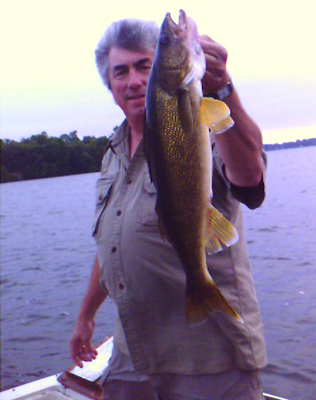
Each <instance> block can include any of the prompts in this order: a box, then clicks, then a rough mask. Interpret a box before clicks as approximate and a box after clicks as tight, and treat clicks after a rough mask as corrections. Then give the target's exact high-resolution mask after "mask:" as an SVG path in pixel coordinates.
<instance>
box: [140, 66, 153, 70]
mask: <svg viewBox="0 0 316 400" xmlns="http://www.w3.org/2000/svg"><path fill="white" fill-rule="evenodd" d="M150 68H151V65H142V66H141V67H140V69H141V70H142V71H148V70H150Z"/></svg>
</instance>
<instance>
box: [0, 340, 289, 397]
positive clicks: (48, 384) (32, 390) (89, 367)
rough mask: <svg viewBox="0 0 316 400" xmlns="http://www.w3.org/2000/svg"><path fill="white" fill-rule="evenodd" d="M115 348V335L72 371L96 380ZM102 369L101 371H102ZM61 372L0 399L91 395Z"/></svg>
mask: <svg viewBox="0 0 316 400" xmlns="http://www.w3.org/2000/svg"><path fill="white" fill-rule="evenodd" d="M112 348H113V337H110V338H108V339H106V341H105V342H103V343H102V344H101V345H100V346H99V347H98V357H97V359H96V360H94V361H92V362H87V363H84V367H83V368H82V369H81V368H79V367H74V368H72V369H71V370H70V371H71V373H72V374H75V375H77V376H80V377H81V378H84V379H87V380H89V381H94V380H95V379H97V378H98V377H100V375H101V373H102V371H103V370H104V368H105V366H106V365H107V363H108V361H109V359H110V357H111V353H112ZM100 370H101V373H100ZM60 375H61V374H56V375H52V376H49V377H47V378H43V379H38V380H36V381H33V382H29V383H26V384H24V385H21V386H17V387H15V388H12V389H8V390H5V391H3V392H0V400H23V399H25V400H31V399H34V400H36V399H40V400H70V399H77V400H87V399H89V397H87V396H85V395H83V394H80V393H77V392H75V391H74V390H73V389H70V388H66V387H64V386H63V385H62V384H61V383H59V382H58V380H57V379H58V377H59V376H60ZM263 395H264V396H265V398H266V400H288V399H286V398H284V397H278V396H274V395H270V394H267V393H263Z"/></svg>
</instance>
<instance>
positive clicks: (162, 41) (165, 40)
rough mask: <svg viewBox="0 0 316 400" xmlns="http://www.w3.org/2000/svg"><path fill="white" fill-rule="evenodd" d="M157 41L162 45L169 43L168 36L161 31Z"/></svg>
mask: <svg viewBox="0 0 316 400" xmlns="http://www.w3.org/2000/svg"><path fill="white" fill-rule="evenodd" d="M159 43H160V44H162V45H164V46H165V45H167V44H169V43H170V37H169V36H168V35H167V34H166V33H163V34H162V35H161V36H160V38H159Z"/></svg>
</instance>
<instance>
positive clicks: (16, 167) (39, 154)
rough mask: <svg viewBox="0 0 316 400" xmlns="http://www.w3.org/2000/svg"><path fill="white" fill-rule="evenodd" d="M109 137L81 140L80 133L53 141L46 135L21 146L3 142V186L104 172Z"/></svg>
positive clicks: (25, 141)
mask: <svg viewBox="0 0 316 400" xmlns="http://www.w3.org/2000/svg"><path fill="white" fill-rule="evenodd" d="M108 140H109V139H108V138H107V137H105V136H104V137H101V138H95V137H93V136H85V137H84V138H83V139H82V140H81V139H79V138H78V136H77V131H73V132H70V133H69V134H63V135H61V136H60V137H50V136H48V134H47V133H46V132H42V133H40V134H38V135H33V136H31V137H30V138H28V139H22V140H21V141H20V142H17V141H15V140H9V139H4V140H0V147H1V182H12V181H18V180H28V179H39V178H49V177H55V176H64V175H74V174H83V173H88V172H97V171H100V167H101V160H102V157H103V154H104V151H105V149H106V147H107V144H108Z"/></svg>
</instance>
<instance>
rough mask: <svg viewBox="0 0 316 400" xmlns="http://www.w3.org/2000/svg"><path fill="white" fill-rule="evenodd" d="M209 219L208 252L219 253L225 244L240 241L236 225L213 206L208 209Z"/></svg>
mask: <svg viewBox="0 0 316 400" xmlns="http://www.w3.org/2000/svg"><path fill="white" fill-rule="evenodd" d="M207 221H208V224H207V238H206V241H207V243H206V251H207V252H209V253H211V254H214V253H217V252H219V251H221V250H222V249H223V245H225V246H227V247H229V246H232V245H233V244H235V243H236V242H237V241H238V232H237V230H236V228H235V227H234V225H233V224H232V223H230V222H229V221H228V220H227V219H226V218H225V217H224V215H223V214H221V213H220V212H219V211H218V210H217V209H216V208H215V207H213V206H210V207H209V209H208V219H207Z"/></svg>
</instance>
